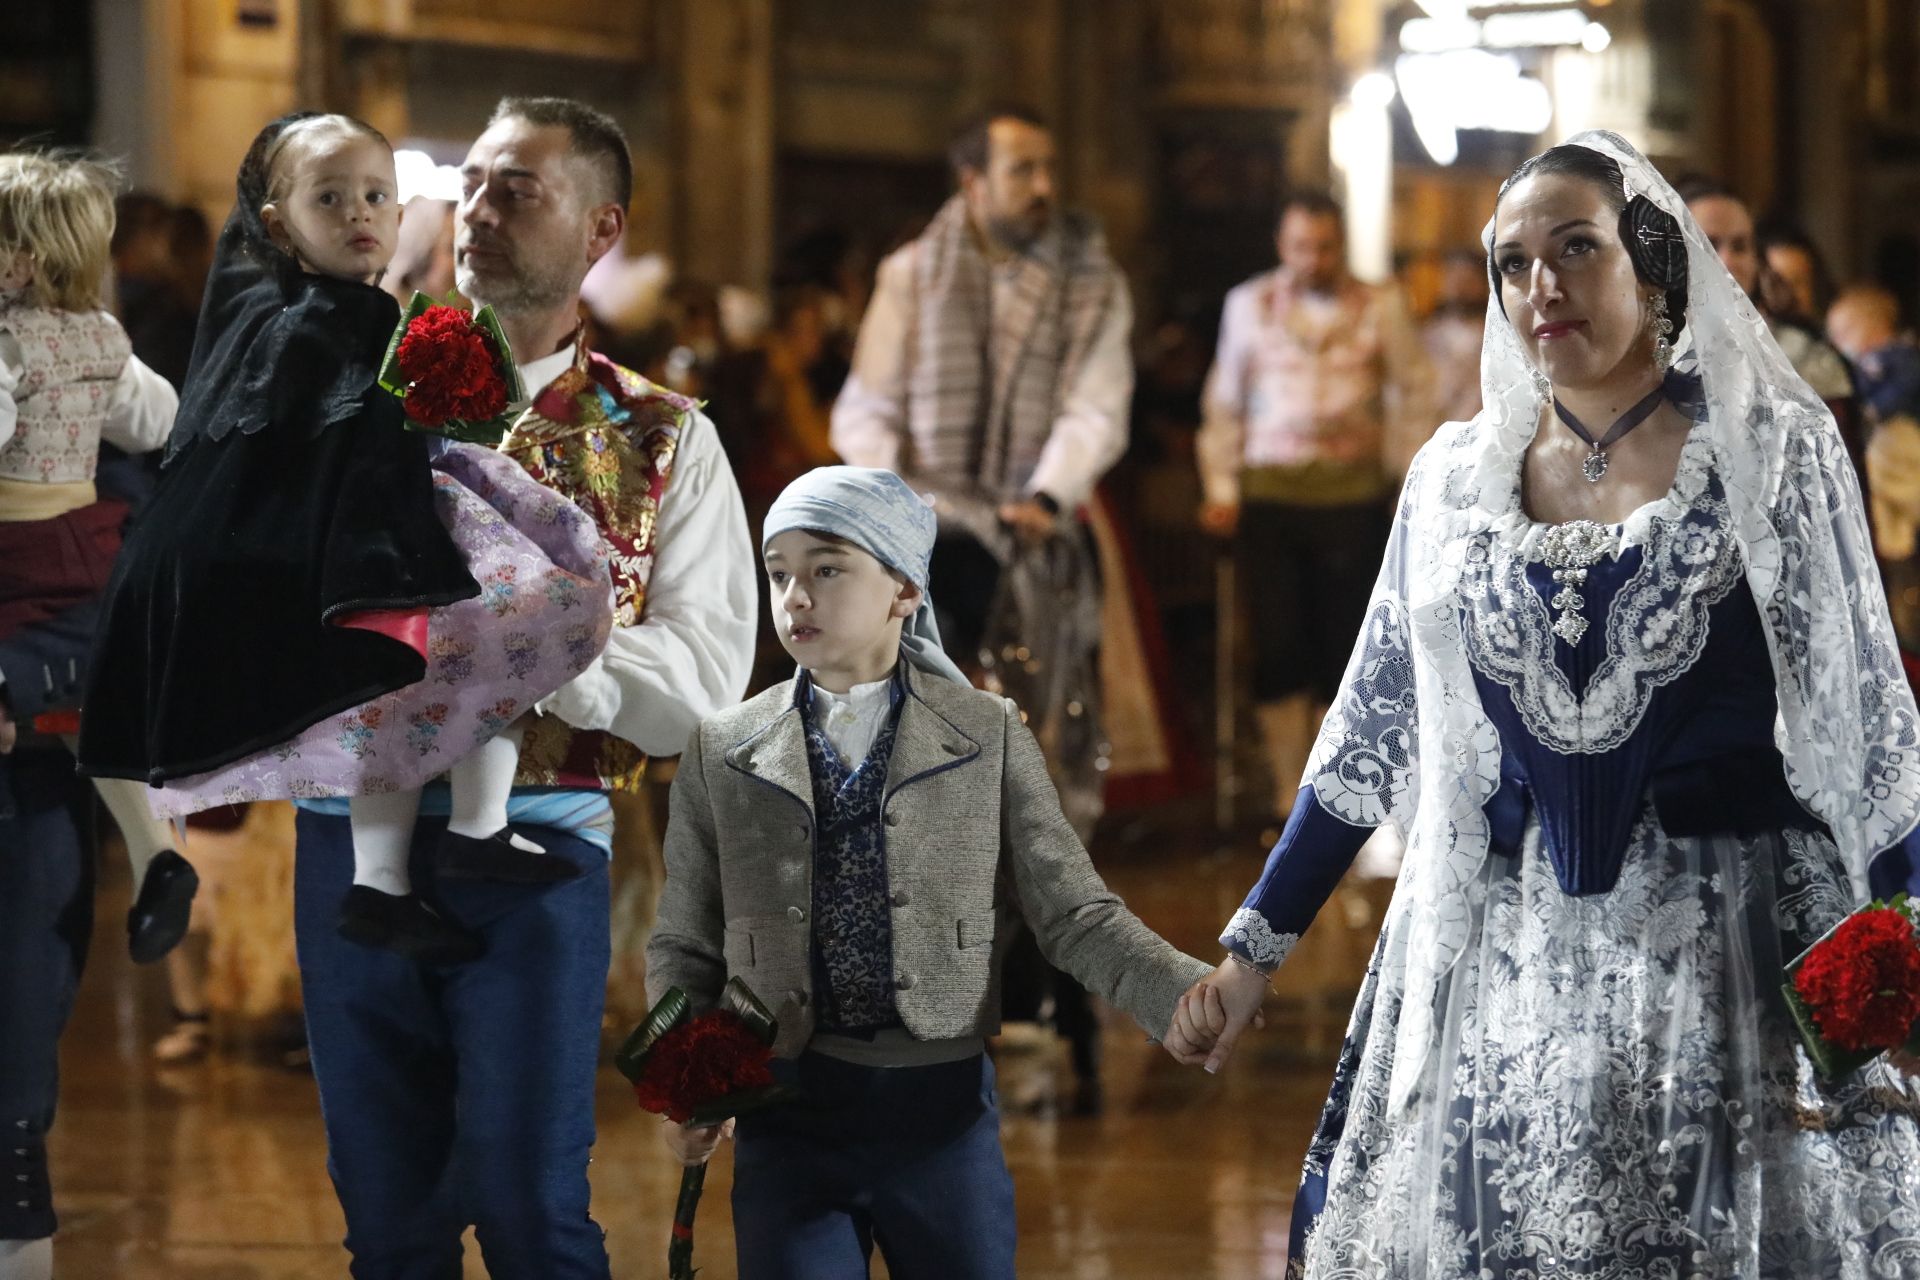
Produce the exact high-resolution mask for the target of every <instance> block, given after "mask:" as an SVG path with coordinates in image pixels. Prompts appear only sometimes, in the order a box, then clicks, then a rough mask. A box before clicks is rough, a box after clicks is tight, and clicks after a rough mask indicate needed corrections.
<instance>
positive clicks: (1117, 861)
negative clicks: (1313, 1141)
mask: <svg viewBox="0 0 1920 1280" xmlns="http://www.w3.org/2000/svg"><path fill="white" fill-rule="evenodd" d="M1136 834H1137V835H1138V834H1141V833H1136ZM1144 837H1145V838H1143V839H1140V840H1138V842H1137V843H1134V844H1132V845H1129V844H1127V843H1125V842H1123V841H1119V840H1116V841H1112V842H1109V845H1108V847H1104V848H1103V849H1102V851H1101V857H1100V862H1101V865H1102V869H1103V871H1105V873H1106V874H1107V877H1108V879H1109V881H1110V882H1111V883H1112V884H1113V885H1114V887H1115V888H1116V889H1118V890H1119V891H1120V892H1121V893H1122V894H1123V895H1124V896H1125V897H1126V898H1127V900H1128V902H1129V903H1130V904H1132V905H1133V906H1134V907H1135V909H1136V910H1137V911H1139V913H1140V914H1141V915H1142V916H1143V917H1144V918H1145V919H1146V920H1147V921H1148V922H1149V923H1150V924H1152V925H1153V926H1155V927H1156V928H1158V929H1160V930H1161V931H1162V932H1163V933H1165V934H1166V935H1167V936H1168V937H1169V938H1170V939H1172V940H1173V941H1174V942H1175V943H1177V944H1178V945H1181V946H1183V947H1185V948H1186V949H1187V950H1189V951H1192V952H1194V953H1196V954H1199V955H1201V956H1205V957H1211V956H1213V955H1216V954H1217V951H1218V949H1217V947H1216V946H1215V945H1214V944H1213V942H1212V938H1213V936H1214V934H1215V931H1216V930H1217V929H1218V927H1219V925H1220V923H1221V922H1222V921H1224V920H1225V918H1226V917H1227V916H1228V915H1229V914H1231V912H1232V910H1233V908H1234V907H1235V906H1237V905H1238V903H1239V900H1240V898H1241V896H1242V894H1243V893H1244V892H1245V889H1246V887H1247V886H1248V885H1249V884H1250V883H1251V882H1252V880H1253V879H1254V877H1255V876H1256V874H1257V871H1258V867H1259V856H1258V854H1257V853H1256V852H1255V846H1254V845H1253V843H1252V841H1251V839H1247V840H1243V841H1241V842H1240V843H1239V847H1238V848H1237V849H1235V850H1233V851H1220V850H1217V849H1215V848H1214V847H1213V845H1214V843H1215V842H1214V841H1213V840H1212V838H1211V837H1210V836H1203V837H1189V838H1185V839H1182V838H1179V837H1178V836H1177V835H1175V836H1172V837H1171V838H1170V837H1169V836H1168V833H1167V832H1166V831H1164V830H1161V831H1154V830H1151V829H1148V830H1145V831H1144ZM1377 897H1378V895H1372V897H1371V898H1369V897H1367V896H1365V895H1358V894H1356V895H1352V899H1351V901H1350V904H1349V910H1348V912H1347V915H1348V920H1347V921H1346V922H1345V923H1343V924H1340V925H1337V926H1335V927H1334V928H1332V929H1330V930H1329V931H1328V933H1329V936H1331V937H1334V938H1336V939H1338V938H1340V937H1341V934H1342V930H1344V931H1345V932H1346V933H1347V934H1350V935H1351V937H1350V938H1348V939H1347V942H1346V943H1344V944H1343V945H1341V946H1340V947H1338V948H1335V949H1334V950H1333V951H1331V952H1329V958H1327V959H1326V960H1324V961H1323V962H1322V964H1321V965H1320V966H1319V973H1320V975H1321V976H1322V977H1323V978H1324V979H1325V984H1326V985H1328V986H1331V987H1334V988H1337V987H1339V986H1341V985H1344V984H1345V983H1347V982H1348V981H1349V980H1350V979H1351V980H1357V977H1358V974H1357V971H1356V970H1355V966H1356V965H1357V964H1358V963H1359V960H1360V958H1362V957H1363V954H1364V949H1365V946H1366V942H1367V939H1366V934H1367V933H1368V928H1367V924H1368V922H1367V920H1366V903H1367V902H1368V901H1375V900H1377ZM100 907H101V910H100V927H99V931H98V933H97V935H96V943H95V950H94V954H93V962H92V967H91V968H90V969H89V971H88V974H87V978H86V982H85V986H84V989H83V992H82V995H81V1000H80V1006H79V1008H78V1010H77V1012H76V1014H75V1017H74V1021H73V1024H72V1026H71V1028H70V1030H69V1032H68V1035H67V1037H66V1040H65V1042H64V1045H63V1053H62V1060H63V1067H64V1072H65V1076H64V1081H63V1085H64V1089H63V1096H62V1100H61V1111H60V1117H59V1120H58V1122H57V1124H56V1126H55V1129H54V1134H53V1142H52V1166H53V1175H54V1179H55V1197H56V1202H57V1204H58V1205H59V1207H60V1209H61V1212H62V1215H63V1229H62V1233H61V1235H60V1237H59V1240H58V1244H57V1251H56V1267H55V1274H56V1276H58V1277H60V1280H318V1278H320V1277H326V1278H328V1280H336V1278H338V1277H342V1276H344V1275H345V1274H346V1255H345V1253H344V1251H343V1250H342V1249H341V1247H340V1238H341V1235H342V1231H343V1227H342V1223H341V1219H340V1212H339V1208H338V1206H337V1204H336V1203H335V1201H334V1198H333V1194H332V1188H331V1186H330V1184H329V1183H328V1180H327V1173H326V1167H325V1166H326V1152H325V1145H324V1141H323V1138H322V1134H321V1128H320V1118H319V1111H318V1105H317V1100H316V1094H315V1090H314V1085H313V1081H312V1078H311V1077H310V1076H308V1075H306V1074H303V1073H298V1072H294V1071H289V1070H286V1069H285V1068H283V1067H280V1066H278V1065H274V1064H273V1063H272V1062H271V1061H270V1060H269V1059H268V1058H266V1057H265V1055H261V1054H252V1055H248V1054H245V1053H229V1054H226V1055H222V1056H217V1057H214V1058H211V1059H209V1060H208V1061H206V1062H203V1063H200V1064H197V1065H194V1066H190V1067H180V1068H165V1069H162V1068H157V1067H155V1066H153V1065H151V1064H150V1063H149V1061H148V1057H147V1049H148V1046H149V1045H150V1043H151V1042H152V1041H153V1040H154V1038H155V1037H156V1036H158V1035H159V1034H160V1033H161V1032H162V1031H164V1030H165V1027H166V1008H167V1001H166V997H165V993H164V986H163V984H162V982H161V980H160V975H159V973H158V972H156V971H153V970H144V969H142V970H136V969H134V968H133V967H132V966H130V965H129V964H128V962H127V961H126V959H125V953H124V948H123V946H122V945H121V938H120V936H119V934H118V932H117V931H118V928H119V920H120V918H121V915H122V913H123V912H124V908H125V887H124V885H123V884H122V885H120V886H118V887H116V886H115V885H114V884H113V882H112V880H111V878H110V879H109V882H108V887H107V889H106V890H105V891H103V894H102V899H101V903H100ZM1319 932H1320V931H1319V930H1316V934H1318V933H1319ZM1313 936H1314V935H1309V940H1310V941H1311V940H1312V938H1313ZM1310 978H1311V975H1309V974H1307V973H1306V972H1305V971H1304V969H1303V971H1302V972H1300V973H1298V974H1294V973H1292V971H1291V970H1290V974H1289V979H1288V983H1287V984H1286V985H1283V987H1282V989H1281V995H1282V996H1283V997H1286V996H1293V997H1300V996H1301V988H1302V987H1303V985H1304V984H1305V983H1306V982H1307V981H1309V980H1310ZM1282 1015H1283V1016H1282V1017H1281V1018H1280V1019H1279V1020H1278V1021H1277V1022H1276V1023H1275V1025H1274V1026H1272V1027H1270V1028H1269V1030H1268V1031H1266V1032H1265V1033H1263V1034H1261V1035H1260V1036H1258V1037H1257V1038H1256V1039H1253V1040H1250V1041H1249V1042H1247V1044H1246V1045H1245V1051H1244V1052H1243V1053H1242V1055H1241V1056H1239V1057H1237V1058H1236V1059H1235V1060H1234V1062H1233V1063H1232V1064H1231V1065H1230V1067H1229V1068H1228V1070H1227V1072H1226V1073H1224V1075H1223V1078H1220V1079H1215V1078H1212V1077H1209V1076H1207V1075H1205V1074H1204V1073H1202V1072H1200V1071H1198V1070H1197V1069H1186V1068H1181V1067H1179V1066H1177V1065H1176V1064H1175V1063H1174V1062H1173V1061H1172V1060H1171V1059H1169V1058H1168V1057H1166V1056H1165V1054H1164V1053H1162V1052H1161V1051H1160V1050H1159V1049H1157V1048H1155V1047H1153V1046H1151V1045H1148V1044H1146V1043H1145V1042H1144V1038H1143V1037H1142V1035H1141V1034H1140V1033H1139V1032H1138V1030H1137V1029H1135V1028H1134V1027H1133V1026H1132V1024H1131V1022H1129V1021H1127V1020H1125V1019H1124V1018H1120V1017H1116V1016H1113V1015H1109V1017H1108V1023H1107V1029H1106V1034H1105V1050H1106V1093H1107V1097H1106V1107H1105V1110H1104V1112H1103V1113H1102V1114H1100V1115H1098V1116H1096V1117H1091V1118H1077V1117H1072V1116H1069V1115H1066V1114H1063V1109H1062V1108H1061V1107H1060V1106H1057V1105H1056V1102H1057V1101H1062V1100H1064V1098H1065V1097H1066V1096H1067V1093H1068V1090H1069V1087H1070V1084H1071V1077H1070V1073H1069V1071H1068V1069H1067V1066H1066V1063H1065V1059H1064V1054H1063V1052H1062V1051H1061V1049H1060V1047H1059V1046H1058V1045H1057V1044H1056V1043H1053V1042H1052V1041H1051V1038H1050V1037H1048V1036H1045V1035H1032V1036H1026V1037H1022V1038H1020V1039H1019V1040H1018V1041H1017V1042H1015V1043H1010V1044H1008V1045H1006V1046H1005V1047H1004V1048H1003V1049H1002V1052H1001V1057H1000V1070H1001V1096H1002V1104H1003V1107H1004V1109H1005V1112H1006V1115H1005V1121H1004V1126H1003V1133H1004V1138H1005V1143H1006V1148H1007V1154H1008V1159H1009V1162H1010V1164H1011V1166H1012V1169H1013V1175H1014V1180H1015V1183H1016V1185H1017V1187H1018V1192H1019V1215H1020V1218H1019V1230H1020V1253H1019V1260H1020V1265H1019V1270H1020V1274H1021V1275H1022V1276H1023V1277H1061V1278H1063V1280H1064V1278H1068V1277H1071V1278H1072V1280H1120V1278H1122V1277H1129V1278H1130V1277H1140V1278H1142V1280H1144V1278H1146V1277H1154V1278H1156V1280H1159V1278H1165V1277H1174V1276H1179V1277H1205V1276H1218V1277H1249V1278H1258V1277H1277V1276H1279V1275H1280V1274H1281V1272H1282V1269H1283V1265H1284V1260H1285V1252H1286V1236H1287V1221H1288V1212H1289V1207H1290V1203H1291V1200H1292V1195H1293V1189H1294V1184H1295V1182H1296V1181H1297V1179H1298V1174H1299V1166H1300V1159H1301V1154H1302V1152H1303V1151H1304V1150H1305V1147H1306V1143H1307V1138H1308V1135H1309V1133H1310V1132H1311V1129H1312V1126H1313V1122H1314V1120H1315V1118H1316V1116H1317V1113H1318V1111H1319V1106H1320V1101H1321V1098H1322V1095H1323V1094H1324V1091H1325V1088H1326V1082H1327V1078H1328V1075H1329V1073H1330V1070H1331V1064H1332V1059H1333V1055H1334V1051H1335V1048H1336V1046H1337V1041H1338V1038H1339V1032H1340V1029H1341V1028H1340V1022H1341V1020H1342V1019H1343V1018H1344V1009H1343V1008H1342V1007H1341V1001H1340V998H1339V996H1338V994H1337V992H1336V993H1334V994H1332V995H1328V996H1325V997H1322V996H1319V995H1316V996H1314V997H1313V998H1311V999H1307V998H1304V997H1302V998H1296V999H1292V1000H1288V1001H1284V1002H1283V1004H1282ZM622 1083H623V1082H622V1081H621V1080H620V1078H619V1076H618V1075H617V1074H615V1073H614V1072H613V1071H612V1069H611V1068H610V1067H609V1068H605V1069H603V1073H602V1077H601V1088H600V1096H599V1132H600V1140H599V1145H598V1147H597V1149H596V1157H595V1163H594V1166H593V1189H594V1216H595V1217H596V1218H597V1220H598V1221H599V1222H600V1223H601V1225H602V1226H604V1227H605V1228H606V1230H607V1233H608V1245H609V1248H610V1250H611V1252H612V1255H613V1272H614V1275H615V1276H616V1277H623V1278H624V1277H643V1276H656V1275H661V1274H664V1263H663V1259H662V1253H663V1250H664V1245H665V1239H666V1227H667V1222H668V1219H669V1217H670V1214H671V1211H672V1202H673V1192H674V1187H675V1184H676V1180H677V1170H676V1169H675V1168H674V1167H673V1166H672V1165H671V1164H670V1163H669V1161H668V1159H667V1157H666V1155H665V1153H664V1151H663V1149H662V1148H661V1147H660V1145H659V1140H658V1136H657V1134H656V1132H655V1130H656V1122H655V1121H654V1120H653V1118H652V1117H650V1116H645V1115H642V1114H640V1113H639V1112H637V1111H636V1110H635V1108H634V1106H633V1103H632V1095H631V1094H630V1093H629V1092H628V1091H626V1090H625V1089H624V1088H623V1087H622ZM730 1178H731V1163H730V1156H729V1155H727V1154H725V1153H723V1154H722V1155H721V1156H720V1157H719V1158H718V1159H717V1161H716V1164H715V1167H714V1170H713V1174H712V1176H711V1177H710V1178H709V1180H708V1184H707V1187H708V1190H707V1197H706V1200H705V1201H704V1203H703V1205H702V1209H701V1216H700V1231H699V1252H698V1257H697V1261H698V1262H699V1263H700V1264H701V1266H702V1268H703V1270H702V1275H703V1276H704V1277H706V1280H729V1278H730V1277H732V1276H733V1275H734V1267H733V1260H732V1228H731V1221H730V1215H729V1211H728V1197H727V1190H728V1186H729V1183H730ZM469 1244H470V1248H469V1250H468V1260H467V1275H468V1276H469V1277H481V1276H485V1275H486V1270H485V1267H484V1265H483V1263H482V1261H481V1259H480V1258H479V1256H478V1251H477V1249H474V1248H472V1247H471V1238H470V1239H469ZM875 1271H876V1274H884V1271H883V1270H882V1268H880V1267H879V1265H878V1264H877V1263H876V1267H875Z"/></svg>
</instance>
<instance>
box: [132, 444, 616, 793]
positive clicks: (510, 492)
mask: <svg viewBox="0 0 1920 1280" xmlns="http://www.w3.org/2000/svg"><path fill="white" fill-rule="evenodd" d="M433 498H434V504H435V507H436V509H437V511H438V513H439V515H440V518H441V520H442V521H443V522H444V523H445V525H446V527H447V531H448V533H449V534H451V535H452V538H453V541H454V543H455V545H456V546H458V547H459V549H460V552H461V554H462V555H463V556H464V557H465V559H466V564H467V568H468V570H469V572H471V573H472V574H473V577H474V580H475V581H476V582H478V583H479V584H480V594H479V595H478V596H476V597H474V598H472V599H469V600H462V601H459V602H458V603H455V604H452V605H448V606H445V607H443V608H436V609H433V610H431V611H430V612H429V613H428V616H427V638H426V658H427V671H426V676H425V677H424V678H423V679H421V680H420V681H418V682H416V683H414V684H410V685H407V686H404V687H402V688H399V689H396V690H393V691H392V692H390V693H387V694H384V695H382V696H380V697H378V698H375V699H374V700H372V701H370V702H367V703H363V704H362V705H360V706H357V707H353V708H351V709H349V710H346V711H343V712H340V713H338V714H335V715H331V716H328V717H327V718H325V719H323V720H320V721H319V722H317V723H315V724H313V725H312V726H310V727H309V728H307V729H306V730H304V731H302V732H301V733H300V734H299V735H297V736H296V737H294V738H291V739H289V740H288V741H286V742H283V743H280V744H278V745H276V746H273V747H269V748H267V749H265V750H263V751H259V752H256V753H254V754H253V755H250V756H246V757H244V758H242V759H240V760H237V761H235V762H233V763H232V764H229V765H227V766H225V767H223V768H220V769H215V770H213V771H211V772H208V773H201V774H195V775H192V776H189V777H184V778H179V779H175V780H174V781H171V782H168V783H166V784H164V785H163V786H161V787H158V788H156V789H153V790H151V791H149V792H148V798H149V803H150V804H151V806H152V808H153V811H154V813H156V814H158V815H160V816H161V817H173V816H177V815H181V814H188V813H194V812H197V811H199V810H201V809H208V808H212V807H214V806H216V805H223V804H238V803H242V802H245V801H251V800H269V799H286V798H292V799H308V798H316V799H317V798H321V797H328V796H352V795H368V794H375V793H380V792H389V791H403V790H409V789H412V788H415V787H420V786H423V785H425V784H426V783H427V782H428V781H430V780H431V779H433V778H434V777H436V776H438V775H439V774H442V773H444V772H446V770H447V769H448V767H449V766H451V765H453V764H454V763H456V762H457V761H459V760H460V759H461V758H462V757H463V756H465V755H466V754H467V753H468V752H470V751H472V750H473V749H474V748H475V747H477V746H479V745H480V744H481V743H483V742H485V741H486V740H487V739H488V738H491V737H493V736H495V735H496V734H498V733H500V732H501V731H502V730H504V729H505V728H507V727H508V726H509V725H511V724H512V723H513V722H514V721H515V720H517V719H519V718H520V717H521V716H522V715H524V714H526V713H527V712H529V711H531V710H532V709H533V705H534V703H535V702H537V701H539V700H540V699H541V698H544V697H546V696H547V695H548V694H550V693H552V692H554V691H555V690H556V689H558V688H559V687H560V686H561V685H563V684H565V683H566V682H567V681H568V680H571V679H572V678H573V677H574V676H576V675H578V674H579V673H580V672H581V671H583V670H585V669H586V667H587V665H588V664H589V663H591V662H592V661H593V659H594V658H595V657H596V656H597V655H598V654H599V652H600V650H601V649H602V648H603V647H604V646H605V645H606V641H607V635H608V633H609V632H610V631H611V630H612V627H613V607H612V584H611V579H610V577H609V573H608V565H607V560H608V553H607V546H606V543H605V541H604V540H603V539H602V538H601V536H600V533H599V531H598V530H597V529H596V528H595V527H594V524H593V521H592V520H591V519H590V518H589V517H588V516H587V515H586V513H585V512H583V511H581V510H580V508H579V507H577V506H575V505H574V504H573V503H571V502H569V501H568V500H567V499H565V498H563V497H561V496H560V495H559V494H557V493H554V492H553V491H552V490H551V489H548V488H547V487H546V486H544V485H542V484H540V483H539V482H538V481H536V480H534V479H533V478H532V477H531V476H529V475H527V473H526V472H525V471H523V470H521V468H520V467H519V466H518V465H517V464H516V463H514V462H513V461H512V460H511V459H509V458H507V457H505V456H503V455H501V454H499V453H496V452H494V451H493V450H491V449H485V448H481V447H480V446H477V445H466V444H440V445H436V447H435V449H434V459H433Z"/></svg>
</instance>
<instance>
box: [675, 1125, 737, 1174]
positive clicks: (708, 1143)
mask: <svg viewBox="0 0 1920 1280" xmlns="http://www.w3.org/2000/svg"><path fill="white" fill-rule="evenodd" d="M660 1131H661V1132H662V1133H663V1134H665V1135H666V1139H667V1150H669V1151H671V1152H673V1158H674V1159H675V1160H678V1161H679V1162H680V1163H681V1164H683V1165H685V1166H687V1167H688V1168H692V1167H693V1166H694V1165H698V1164H705V1163H706V1162H707V1161H709V1160H711V1159H712V1158H713V1153H714V1151H715V1150H717V1149H718V1148H719V1146H720V1142H721V1140H722V1139H724V1138H731V1137H733V1121H731V1120H728V1121H726V1122H725V1123H723V1124H710V1125H703V1126H701V1127H700V1128H695V1127H694V1126H692V1125H689V1124H675V1123H674V1122H673V1121H671V1120H668V1121H666V1122H665V1123H663V1124H662V1125H661V1126H660Z"/></svg>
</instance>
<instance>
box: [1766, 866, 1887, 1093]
mask: <svg viewBox="0 0 1920 1280" xmlns="http://www.w3.org/2000/svg"><path fill="white" fill-rule="evenodd" d="M1787 979H1788V981H1787V984H1786V988H1785V991H1786V997H1787V1005H1788V1007H1789V1008H1790V1009H1792V1010H1793V1016H1794V1019H1795V1020H1796V1021H1797V1022H1798V1023H1799V1024H1800V1035H1801V1038H1802V1039H1803V1040H1805V1041H1806V1045H1807V1056H1808V1057H1809V1058H1811V1059H1812V1060H1813V1065H1814V1069H1815V1070H1817V1071H1818V1072H1819V1073H1820V1074H1821V1075H1822V1076H1823V1077H1825V1078H1826V1079H1829V1080H1832V1079H1837V1078H1838V1077H1840V1076H1843V1075H1845V1074H1847V1073H1848V1072H1850V1071H1854V1070H1857V1069H1858V1068H1859V1067H1861V1066H1863V1065H1865V1064H1866V1063H1868V1062H1871V1061H1872V1060H1873V1059H1874V1058H1876V1057H1878V1056H1879V1055H1880V1054H1882V1053H1885V1052H1886V1051H1887V1050H1889V1049H1899V1050H1903V1051H1904V1052H1907V1053H1920V930H1916V928H1915V921H1914V904H1913V903H1912V902H1910V901H1909V900H1908V898H1907V895H1906V894H1904V893H1903V894H1901V895H1900V896H1898V897H1897V898H1895V899H1894V900H1893V901H1892V902H1884V903H1883V902H1875V903H1874V904H1873V905H1871V906H1869V907H1867V908H1866V909H1864V910H1861V911H1856V912H1854V913H1853V914H1852V915H1850V916H1848V917H1847V918H1846V919H1845V920H1842V921H1841V922H1840V923H1839V924H1838V925H1836V926H1834V928H1833V929H1832V930H1831V931H1830V932H1829V933H1828V934H1827V935H1826V936H1825V937H1824V938H1822V939H1820V941H1818V942H1816V943H1814V944H1813V945H1812V946H1811V947H1809V948H1807V951H1806V954H1805V955H1803V956H1801V957H1800V958H1799V959H1798V960H1795V961H1794V962H1793V963H1792V964H1790V965H1788V966H1787Z"/></svg>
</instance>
